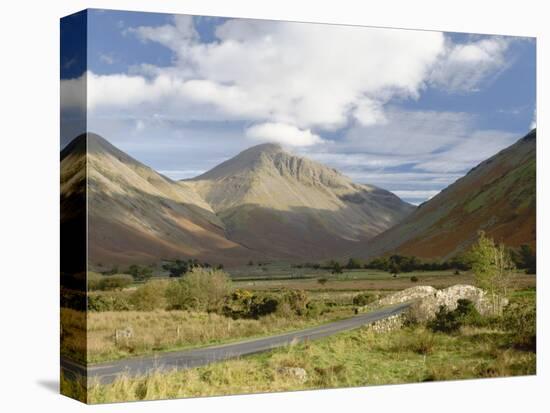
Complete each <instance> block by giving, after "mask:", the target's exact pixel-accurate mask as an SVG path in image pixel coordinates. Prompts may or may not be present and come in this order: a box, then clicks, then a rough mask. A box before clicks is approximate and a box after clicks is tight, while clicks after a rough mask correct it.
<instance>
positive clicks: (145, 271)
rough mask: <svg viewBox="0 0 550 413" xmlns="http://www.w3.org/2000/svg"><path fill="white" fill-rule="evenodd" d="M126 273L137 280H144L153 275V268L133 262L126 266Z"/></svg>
mask: <svg viewBox="0 0 550 413" xmlns="http://www.w3.org/2000/svg"><path fill="white" fill-rule="evenodd" d="M128 274H130V275H131V276H132V277H134V279H135V280H137V281H146V280H148V279H149V278H151V277H152V276H153V269H152V268H151V267H141V266H139V265H135V264H134V265H130V267H129V268H128Z"/></svg>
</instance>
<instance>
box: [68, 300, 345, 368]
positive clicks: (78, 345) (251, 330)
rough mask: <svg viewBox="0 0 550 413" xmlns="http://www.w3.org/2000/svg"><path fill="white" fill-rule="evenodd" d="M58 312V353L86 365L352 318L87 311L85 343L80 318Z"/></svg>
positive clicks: (75, 313) (333, 313) (324, 315)
mask: <svg viewBox="0 0 550 413" xmlns="http://www.w3.org/2000/svg"><path fill="white" fill-rule="evenodd" d="M61 311H62V318H63V320H64V322H63V324H64V328H65V331H67V332H68V339H67V340H65V341H64V343H63V353H64V354H66V355H69V356H73V358H74V355H82V354H87V360H88V362H90V363H94V362H99V361H104V360H114V359H118V358H124V357H129V356H134V355H143V354H150V353H153V352H158V351H169V350H176V349H183V348H190V347H199V346H204V345H209V344H216V343H221V342H228V341H232V340H237V339H246V338H251V337H256V336H265V335H272V334H276V333H280V332H284V331H289V330H295V329H301V328H305V327H308V326H311V325H316V324H319V323H322V322H327V321H330V320H333V319H334V318H335V317H337V316H344V315H348V316H349V315H351V310H344V312H342V311H341V310H339V311H338V312H332V313H326V314H323V315H321V316H319V317H316V318H300V317H297V316H294V317H289V316H286V317H282V316H279V315H275V314H274V315H268V316H264V317H261V318H259V319H258V320H255V319H237V320H234V319H232V318H229V317H225V316H222V315H218V314H214V313H199V312H189V311H176V310H173V311H165V310H154V311H120V312H110V311H107V312H90V313H88V317H87V325H88V340H87V342H86V340H85V338H86V336H85V334H84V333H83V331H82V329H81V324H79V323H81V322H82V317H83V316H84V313H80V312H78V311H75V310H70V309H66V308H64V309H62V310H61ZM345 311H348V313H346V312H345ZM127 327H131V329H132V330H133V337H130V338H127V339H119V340H118V342H116V340H115V331H116V330H119V329H125V328H127ZM77 358H78V359H80V360H83V359H84V358H83V357H77Z"/></svg>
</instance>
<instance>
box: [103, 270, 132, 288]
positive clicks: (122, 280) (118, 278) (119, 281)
mask: <svg viewBox="0 0 550 413" xmlns="http://www.w3.org/2000/svg"><path fill="white" fill-rule="evenodd" d="M133 282H134V279H133V278H132V276H131V275H128V274H115V275H108V276H105V277H103V283H102V288H101V289H102V290H122V289H123V288H126V287H128V286H129V285H131V284H132V283H133Z"/></svg>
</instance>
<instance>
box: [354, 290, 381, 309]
mask: <svg viewBox="0 0 550 413" xmlns="http://www.w3.org/2000/svg"><path fill="white" fill-rule="evenodd" d="M375 300H376V296H375V295H374V294H371V293H360V294H357V295H356V296H355V297H353V300H352V303H353V305H357V306H360V307H363V306H365V305H368V304H370V303H372V302H374V301H375Z"/></svg>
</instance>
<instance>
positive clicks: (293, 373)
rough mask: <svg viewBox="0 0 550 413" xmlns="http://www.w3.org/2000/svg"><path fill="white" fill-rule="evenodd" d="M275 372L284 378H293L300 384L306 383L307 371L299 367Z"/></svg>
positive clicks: (281, 368) (282, 368)
mask: <svg viewBox="0 0 550 413" xmlns="http://www.w3.org/2000/svg"><path fill="white" fill-rule="evenodd" d="M277 372H278V373H279V374H282V375H284V376H288V377H292V378H295V379H296V380H298V381H299V382H301V383H305V382H306V381H307V371H305V369H303V368H301V367H280V368H279V369H277Z"/></svg>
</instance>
